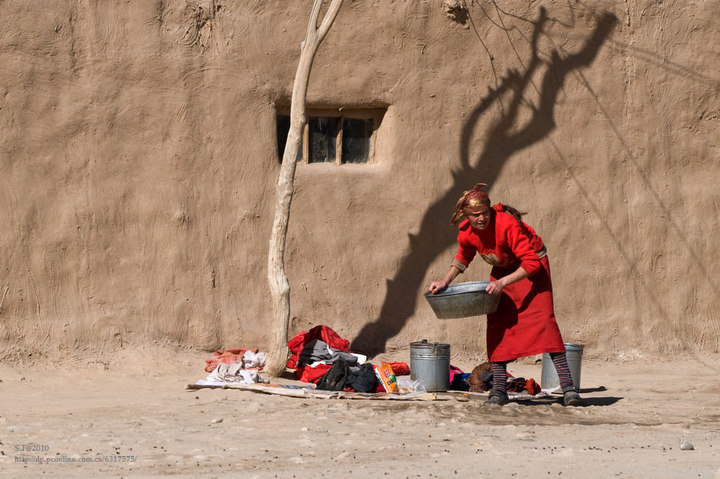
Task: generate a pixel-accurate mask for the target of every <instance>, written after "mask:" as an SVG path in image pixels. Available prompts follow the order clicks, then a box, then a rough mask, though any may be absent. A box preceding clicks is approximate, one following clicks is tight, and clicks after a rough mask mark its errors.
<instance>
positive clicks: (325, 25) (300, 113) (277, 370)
mask: <svg viewBox="0 0 720 479" xmlns="http://www.w3.org/2000/svg"><path fill="white" fill-rule="evenodd" d="M342 2H343V0H332V2H331V3H330V7H329V8H328V11H327V12H326V13H325V17H324V18H323V21H322V23H321V24H320V26H319V27H318V26H317V21H318V17H319V16H320V8H321V7H322V4H323V0H315V2H314V3H313V7H312V12H311V13H310V21H309V23H308V29H307V34H306V35H305V41H304V42H303V43H302V46H301V48H302V50H301V52H300V63H299V65H298V69H297V72H296V73H295V84H294V86H293V93H292V103H291V105H290V131H289V132H288V137H287V142H286V143H285V151H284V152H283V159H282V166H281V167H280V175H279V177H278V183H277V189H276V191H277V203H276V206H275V221H274V222H273V229H272V234H271V237H270V250H269V252H268V282H269V283H270V293H271V294H272V300H273V306H274V308H273V309H274V311H273V318H274V319H273V322H272V330H273V331H274V332H275V340H274V342H273V343H272V344H271V348H270V350H269V351H268V359H267V363H266V364H265V367H264V369H263V370H264V371H265V372H267V373H268V374H270V375H271V376H275V377H277V376H280V375H281V374H282V373H283V372H284V371H285V365H286V364H287V360H288V348H287V341H288V338H287V335H288V324H289V322H290V283H289V282H288V279H287V275H286V274H285V239H286V237H287V229H288V222H289V220H290V203H291V202H292V197H293V185H294V182H295V167H296V162H295V159H296V158H297V153H298V150H299V148H300V139H301V137H302V131H303V128H304V127H305V122H306V119H305V96H306V94H307V87H308V82H309V80H310V69H311V68H312V63H313V60H314V59H315V53H316V52H317V49H318V47H319V46H320V43H322V41H323V38H325V35H326V34H327V32H328V30H329V29H330V26H331V25H332V23H333V21H334V20H335V17H336V16H337V13H338V11H339V10H340V6H341V5H342Z"/></svg>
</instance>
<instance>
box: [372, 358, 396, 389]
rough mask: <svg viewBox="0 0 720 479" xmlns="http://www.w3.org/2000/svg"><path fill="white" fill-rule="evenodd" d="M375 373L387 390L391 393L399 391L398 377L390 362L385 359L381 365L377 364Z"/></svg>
mask: <svg viewBox="0 0 720 479" xmlns="http://www.w3.org/2000/svg"><path fill="white" fill-rule="evenodd" d="M375 375H376V376H377V377H378V379H379V380H380V384H382V387H383V389H385V391H387V392H389V393H396V392H398V387H397V379H396V378H395V373H394V372H393V369H392V366H390V364H388V363H386V362H385V361H383V362H382V364H381V365H380V366H375Z"/></svg>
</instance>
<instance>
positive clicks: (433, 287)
mask: <svg viewBox="0 0 720 479" xmlns="http://www.w3.org/2000/svg"><path fill="white" fill-rule="evenodd" d="M447 287H448V285H447V283H446V282H444V281H433V282H432V283H430V287H429V288H428V291H432V293H433V294H435V293H438V292H440V291H442V290H443V289H445V288H447Z"/></svg>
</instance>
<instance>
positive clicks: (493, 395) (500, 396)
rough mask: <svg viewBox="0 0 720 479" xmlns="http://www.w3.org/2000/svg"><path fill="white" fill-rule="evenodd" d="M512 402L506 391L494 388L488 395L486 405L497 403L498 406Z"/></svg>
mask: <svg viewBox="0 0 720 479" xmlns="http://www.w3.org/2000/svg"><path fill="white" fill-rule="evenodd" d="M509 402H510V398H509V397H508V395H507V393H506V392H505V391H500V390H498V389H493V390H492V391H490V396H489V397H488V400H487V401H485V405H486V406H490V405H493V404H494V405H497V406H504V405H505V404H507V403H509Z"/></svg>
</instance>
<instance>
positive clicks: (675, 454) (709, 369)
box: [0, 351, 720, 479]
mask: <svg viewBox="0 0 720 479" xmlns="http://www.w3.org/2000/svg"><path fill="white" fill-rule="evenodd" d="M209 356H210V355H209V354H207V353H199V352H187V351H184V352H176V351H132V352H127V353H126V354H124V355H121V356H116V357H114V358H113V359H112V360H108V361H107V362H105V363H100V362H96V361H95V362H89V363H88V362H81V361H77V360H76V361H72V362H71V361H65V362H63V363H61V364H56V365H53V366H48V365H42V364H37V363H32V364H26V365H8V364H5V365H1V366H0V380H2V382H1V383H0V388H1V390H2V394H1V395H0V411H1V413H0V414H1V415H0V431H1V432H0V451H1V454H0V463H2V467H1V468H0V476H3V477H21V476H22V477H41V476H44V477H46V476H47V475H53V476H60V477H97V476H100V475H102V476H111V477H121V476H122V477H151V476H161V475H172V476H176V477H261V478H266V477H267V478H271V477H283V478H285V477H296V478H303V477H312V478H317V477H492V478H498V477H620V478H694V477H701V478H713V479H718V478H720V427H719V426H720V408H719V406H720V394H719V393H720V384H719V383H718V379H717V372H718V371H717V369H718V368H717V366H716V365H717V364H720V363H719V362H718V359H720V358H719V357H711V358H688V359H687V360H686V361H680V360H674V361H651V360H647V359H635V360H628V361H617V362H609V361H593V360H588V359H585V360H584V363H583V369H582V381H583V384H582V387H583V397H584V398H585V401H586V406H585V407H577V408H564V407H562V406H561V405H560V404H559V403H557V402H556V401H555V400H550V401H548V400H544V401H540V400H536V401H532V402H530V401H528V402H523V403H511V404H510V405H507V406H504V407H497V406H485V405H483V403H482V401H480V400H469V401H459V400H451V401H434V402H395V401H393V402H391V401H371V400H347V399H345V400H337V399H333V400H328V399H300V398H290V397H282V396H274V395H268V394H261V393H255V392H249V391H238V390H217V389H202V390H195V391H191V390H186V386H187V385H188V384H191V383H194V382H196V381H197V380H198V379H202V378H204V377H205V376H206V373H205V372H204V371H203V367H204V359H205V358H206V357H209ZM377 359H384V358H376V360H377ZM387 359H391V360H397V359H400V360H402V353H400V354H399V355H398V356H397V357H394V358H387ZM406 360H408V361H409V357H408V358H407V359H406ZM454 364H455V362H454ZM457 365H458V366H459V367H461V368H463V369H465V370H469V369H470V368H471V367H472V366H471V365H470V364H457ZM711 365H712V366H711ZM510 372H511V373H513V374H514V375H516V376H524V377H532V378H536V379H537V380H538V381H539V379H540V374H541V366H540V365H539V364H536V363H534V362H533V361H532V360H526V361H525V362H524V363H521V364H518V363H516V364H513V365H511V367H510ZM47 458H51V459H52V460H53V461H54V462H49V461H48V460H47ZM39 459H41V460H42V461H39ZM81 461H89V462H81Z"/></svg>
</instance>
